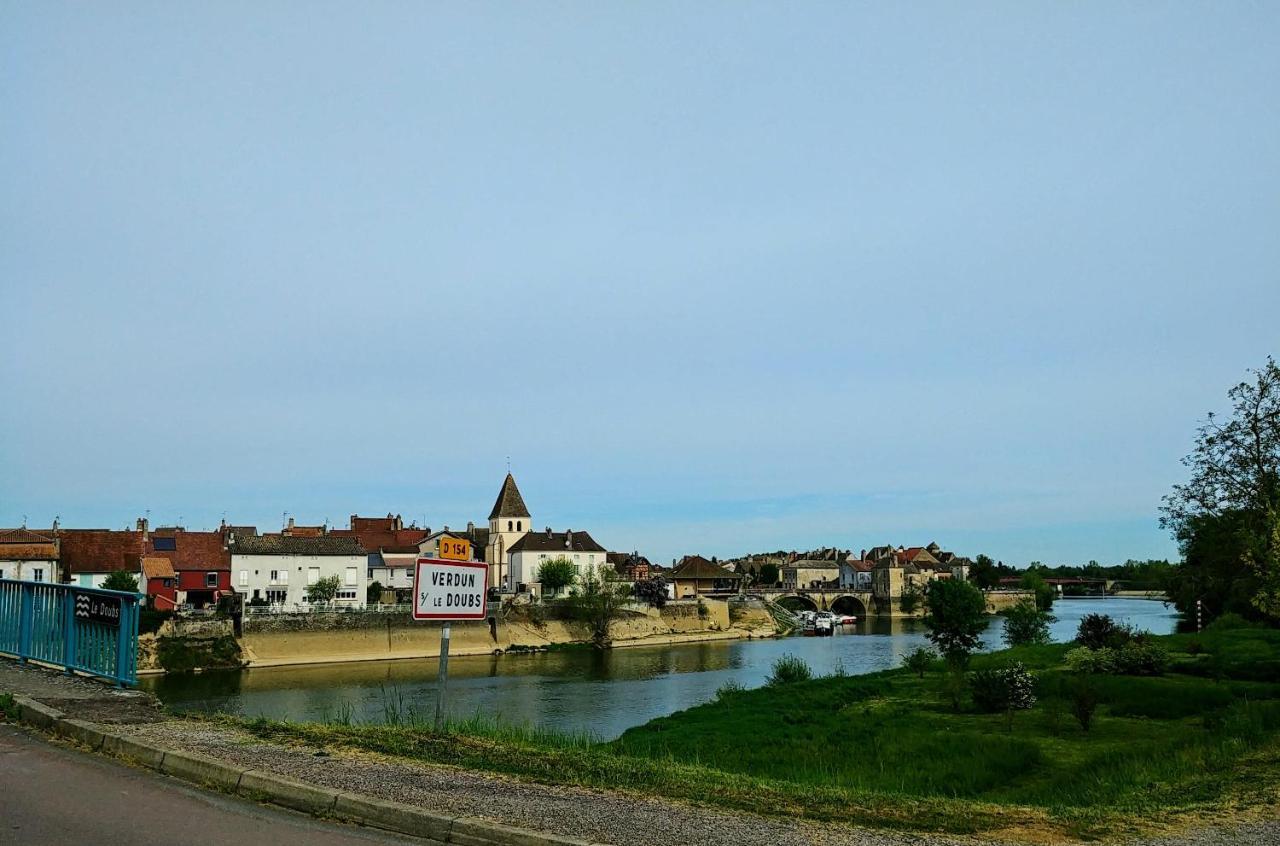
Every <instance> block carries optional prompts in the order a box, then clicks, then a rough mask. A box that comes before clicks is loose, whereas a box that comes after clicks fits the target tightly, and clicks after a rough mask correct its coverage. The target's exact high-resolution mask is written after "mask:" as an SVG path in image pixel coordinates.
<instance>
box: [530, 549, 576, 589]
mask: <svg viewBox="0 0 1280 846" xmlns="http://www.w3.org/2000/svg"><path fill="white" fill-rule="evenodd" d="M577 578H578V568H577V567H575V566H573V562H572V561H570V560H569V559H568V558H565V557H564V556H563V555H562V556H560V557H559V558H552V559H550V560H549V561H544V562H542V565H541V566H540V567H538V581H539V582H540V583H541V584H542V589H543V590H544V591H549V592H550V593H551V594H552V595H553V596H554V595H555V594H558V593H559V592H560V591H562V590H564V589H565V588H567V587H569V585H571V584H573V583H574V581H575V580H576V579H577Z"/></svg>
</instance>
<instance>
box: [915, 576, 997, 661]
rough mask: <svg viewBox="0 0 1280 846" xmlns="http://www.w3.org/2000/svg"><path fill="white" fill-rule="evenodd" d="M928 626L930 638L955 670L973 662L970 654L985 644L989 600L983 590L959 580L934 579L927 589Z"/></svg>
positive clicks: (925, 621) (926, 613) (926, 626)
mask: <svg viewBox="0 0 1280 846" xmlns="http://www.w3.org/2000/svg"><path fill="white" fill-rule="evenodd" d="M924 602H925V616H924V625H925V628H927V629H928V630H929V634H928V637H929V640H930V641H932V642H933V645H934V646H936V647H938V651H939V652H941V653H942V657H943V658H945V659H946V660H947V663H948V664H950V665H951V667H952V668H953V669H959V668H962V667H964V666H965V665H966V664H968V662H969V653H971V652H973V650H975V649H980V648H981V647H982V638H981V637H980V635H981V634H982V631H983V629H985V628H986V626H987V620H986V611H987V601H986V599H985V598H984V597H983V596H982V592H981V591H980V590H978V589H977V588H976V587H974V586H973V585H971V584H969V583H968V582H966V581H961V580H959V579H934V580H933V581H931V582H929V586H928V587H927V588H926V589H925V594H924Z"/></svg>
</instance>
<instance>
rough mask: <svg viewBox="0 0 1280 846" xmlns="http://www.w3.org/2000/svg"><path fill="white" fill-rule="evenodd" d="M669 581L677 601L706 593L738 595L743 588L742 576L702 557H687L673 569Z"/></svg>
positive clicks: (668, 577)
mask: <svg viewBox="0 0 1280 846" xmlns="http://www.w3.org/2000/svg"><path fill="white" fill-rule="evenodd" d="M667 579H668V580H669V581H670V584H671V589H672V594H673V598H675V599H684V598H686V597H690V596H698V595H700V594H704V593H737V592H738V591H739V589H740V588H741V586H742V576H741V575H739V574H738V573H735V572H733V571H731V570H726V569H725V568H724V567H721V566H720V565H719V564H717V563H715V562H714V561H708V560H707V559H706V558H703V557H702V556H701V555H686V556H685V557H684V558H682V559H681V560H680V563H679V564H677V565H676V566H675V567H673V568H672V570H671V572H670V573H669V574H668V576H667Z"/></svg>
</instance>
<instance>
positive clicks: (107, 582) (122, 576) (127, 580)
mask: <svg viewBox="0 0 1280 846" xmlns="http://www.w3.org/2000/svg"><path fill="white" fill-rule="evenodd" d="M102 586H103V587H104V588H106V589H107V590H122V591H124V592H125V593H137V592H138V577H137V576H136V575H134V574H133V573H130V572H129V571H128V570H112V571H111V572H110V573H108V574H107V577H106V578H105V579H103V580H102Z"/></svg>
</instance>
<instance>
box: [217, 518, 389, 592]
mask: <svg viewBox="0 0 1280 846" xmlns="http://www.w3.org/2000/svg"><path fill="white" fill-rule="evenodd" d="M227 546H228V549H229V550H230V552H231V579H232V586H233V587H234V588H235V589H236V592H237V593H240V594H243V595H244V597H245V602H246V604H255V605H257V604H261V603H263V602H265V603H267V604H270V605H275V606H281V607H283V608H285V609H288V610H307V609H309V608H310V605H309V604H308V603H307V599H306V597H307V586H308V585H313V584H315V583H316V582H318V581H320V580H321V579H327V578H329V577H331V576H337V577H338V595H337V597H336V598H335V599H334V603H333V604H334V606H335V607H339V608H363V607H365V591H366V588H367V587H368V584H369V557H368V553H366V552H365V550H364V549H363V548H362V547H361V546H360V543H359V542H358V541H357V540H356V539H355V538H351V537H333V536H330V535H325V536H322V537H285V536H283V535H259V536H255V537H236V536H233V537H232V538H231V539H230V540H229V541H228V544H227Z"/></svg>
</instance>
